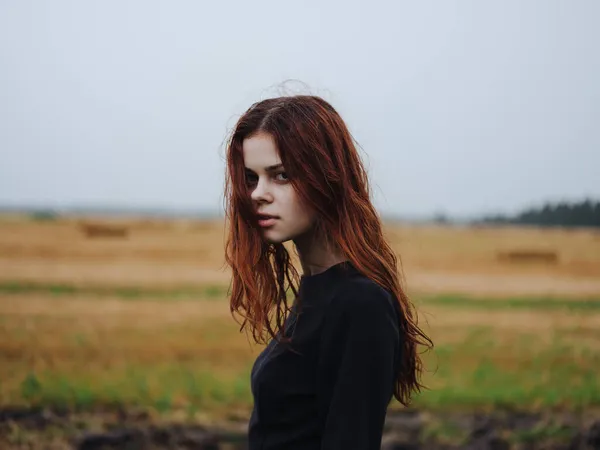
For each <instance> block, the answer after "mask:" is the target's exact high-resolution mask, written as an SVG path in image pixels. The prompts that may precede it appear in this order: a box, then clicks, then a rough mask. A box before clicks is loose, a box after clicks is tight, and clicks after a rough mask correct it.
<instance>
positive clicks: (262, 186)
mask: <svg viewBox="0 0 600 450" xmlns="http://www.w3.org/2000/svg"><path fill="white" fill-rule="evenodd" d="M250 198H252V200H254V201H255V202H257V203H263V202H272V201H273V196H272V194H271V192H270V190H269V186H268V183H267V182H266V180H264V179H262V180H261V179H259V180H258V182H257V183H256V187H255V188H254V190H253V191H252V193H251V194H250Z"/></svg>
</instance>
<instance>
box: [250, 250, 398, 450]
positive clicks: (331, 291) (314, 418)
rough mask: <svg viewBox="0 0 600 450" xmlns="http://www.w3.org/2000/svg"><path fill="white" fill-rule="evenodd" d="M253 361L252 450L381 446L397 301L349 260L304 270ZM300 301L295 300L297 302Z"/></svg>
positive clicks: (374, 449) (393, 366) (394, 357)
mask: <svg viewBox="0 0 600 450" xmlns="http://www.w3.org/2000/svg"><path fill="white" fill-rule="evenodd" d="M299 297H300V299H299V301H298V302H295V303H294V304H293V305H292V309H291V313H290V315H289V316H288V319H287V321H286V324H285V325H286V327H285V328H286V330H289V332H288V331H286V336H290V334H291V336H292V343H291V347H289V346H286V344H280V343H277V342H276V341H275V340H274V339H272V340H271V341H270V342H269V344H268V345H267V347H266V348H265V349H264V350H263V351H262V353H261V354H260V355H259V356H258V358H257V359H256V361H255V363H254V366H253V367H252V374H251V388H252V395H253V397H254V409H253V411H252V416H251V418H250V424H249V432H248V444H249V450H259V449H260V450H275V449H276V450H296V449H302V450H313V449H314V450H317V449H318V450H342V449H343V450H348V449H353V450H379V449H380V447H381V438H382V433H383V425H384V421H385V416H386V412H387V407H388V404H389V402H390V400H391V398H392V395H393V390H394V383H395V378H396V374H397V370H398V367H399V362H400V361H399V358H398V352H399V348H400V347H399V345H400V343H399V328H398V318H399V314H400V312H399V305H398V302H397V300H396V299H395V297H394V296H393V295H392V294H391V293H390V292H389V291H388V290H386V289H384V288H382V287H380V286H379V285H377V284H376V283H375V282H373V281H371V280H370V279H369V278H367V277H365V276H364V275H362V274H360V273H359V272H358V271H357V270H356V269H355V268H354V267H353V266H352V265H351V264H350V263H349V262H343V263H339V264H336V265H334V266H332V267H330V268H328V269H327V270H326V271H324V272H321V273H319V274H316V275H311V276H302V278H301V281H300V288H299ZM298 304H299V305H300V307H298Z"/></svg>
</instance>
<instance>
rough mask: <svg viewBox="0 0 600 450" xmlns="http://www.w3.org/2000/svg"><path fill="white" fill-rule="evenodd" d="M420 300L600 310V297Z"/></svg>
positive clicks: (478, 305)
mask: <svg viewBox="0 0 600 450" xmlns="http://www.w3.org/2000/svg"><path fill="white" fill-rule="evenodd" d="M419 300H420V301H421V303H422V304H423V305H434V306H447V307H451V308H464V309H472V310H475V309H480V310H481V309H486V310H499V309H503V310H507V309H508V310H511V309H512V310H524V309H528V310H539V311H553V310H565V311H584V312H585V311H600V298H588V299H561V298H553V297H508V298H498V299H495V298H494V299H490V298H481V297H471V296H466V295H435V296H423V297H420V298H419Z"/></svg>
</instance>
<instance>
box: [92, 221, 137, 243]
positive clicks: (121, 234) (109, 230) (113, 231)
mask: <svg viewBox="0 0 600 450" xmlns="http://www.w3.org/2000/svg"><path fill="white" fill-rule="evenodd" d="M80 227H81V231H82V232H83V234H84V235H85V237H86V238H88V239H94V238H118V239H125V238H127V236H128V235H129V229H128V227H127V226H125V225H112V224H105V223H82V224H81V225H80Z"/></svg>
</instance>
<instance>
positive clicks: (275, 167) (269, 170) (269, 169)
mask: <svg viewBox="0 0 600 450" xmlns="http://www.w3.org/2000/svg"><path fill="white" fill-rule="evenodd" d="M281 167H283V164H282V163H279V164H273V165H272V166H268V167H265V171H266V172H273V171H274V170H277V169H280V168H281ZM245 169H246V171H249V172H252V173H254V171H253V170H252V169H249V168H248V167H245Z"/></svg>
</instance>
